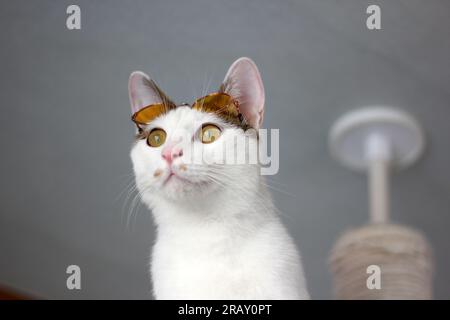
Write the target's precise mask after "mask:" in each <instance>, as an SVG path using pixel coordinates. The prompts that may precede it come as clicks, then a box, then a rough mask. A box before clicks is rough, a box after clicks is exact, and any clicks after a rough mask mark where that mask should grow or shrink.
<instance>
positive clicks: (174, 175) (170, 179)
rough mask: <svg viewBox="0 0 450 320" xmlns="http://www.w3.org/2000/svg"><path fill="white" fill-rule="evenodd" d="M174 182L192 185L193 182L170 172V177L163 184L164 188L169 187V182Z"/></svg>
mask: <svg viewBox="0 0 450 320" xmlns="http://www.w3.org/2000/svg"><path fill="white" fill-rule="evenodd" d="M174 180H178V181H181V182H184V183H192V181H190V180H189V179H187V178H185V177H182V176H180V175H178V174H176V173H175V172H173V171H170V173H169V175H168V176H167V178H166V180H164V182H163V186H165V185H167V184H168V183H169V182H171V181H174Z"/></svg>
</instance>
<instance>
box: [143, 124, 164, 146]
mask: <svg viewBox="0 0 450 320" xmlns="http://www.w3.org/2000/svg"><path fill="white" fill-rule="evenodd" d="M165 141H166V132H165V131H164V130H163V129H159V128H156V129H153V130H152V131H150V134H149V135H148V137H147V144H148V145H149V146H150V147H154V148H156V147H159V146H161V145H162V144H163V143H164V142H165Z"/></svg>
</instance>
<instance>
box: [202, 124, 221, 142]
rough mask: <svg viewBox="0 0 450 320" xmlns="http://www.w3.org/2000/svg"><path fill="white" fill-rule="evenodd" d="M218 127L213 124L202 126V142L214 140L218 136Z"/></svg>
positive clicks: (219, 132)
mask: <svg viewBox="0 0 450 320" xmlns="http://www.w3.org/2000/svg"><path fill="white" fill-rule="evenodd" d="M220 134H221V131H220V129H219V128H218V127H217V126H215V125H213V124H207V125H204V126H203V127H202V132H201V139H202V142H203V143H211V142H214V141H216V140H217V139H218V138H219V137H220Z"/></svg>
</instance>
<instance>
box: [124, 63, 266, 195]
mask: <svg viewBox="0 0 450 320" xmlns="http://www.w3.org/2000/svg"><path fill="white" fill-rule="evenodd" d="M219 92H220V93H225V94H227V95H229V96H230V97H231V98H232V99H234V100H235V101H237V105H238V110H239V112H240V118H239V119H241V120H242V122H243V123H245V126H239V125H237V124H236V123H237V121H231V120H236V119H230V118H229V117H228V118H227V117H223V116H221V115H219V114H218V113H214V112H211V111H208V112H205V111H202V110H198V109H193V108H191V106H187V105H180V106H177V105H176V104H175V103H173V102H172V101H171V100H170V99H169V98H168V97H167V96H166V95H165V94H164V93H163V91H162V90H161V89H159V88H158V87H157V86H156V84H155V83H154V82H153V81H152V80H151V79H150V78H149V77H148V76H147V75H146V74H144V73H142V72H133V73H132V74H131V76H130V80H129V95H130V102H131V110H132V113H133V114H136V112H138V111H140V110H142V109H143V108H145V107H147V106H149V105H155V104H160V105H163V106H164V107H165V109H166V111H165V112H164V113H162V114H160V115H158V116H157V117H156V118H154V119H152V121H150V122H149V123H148V124H146V125H144V126H140V130H139V132H138V134H137V139H136V142H135V143H134V145H133V148H132V150H131V159H132V161H133V169H134V173H135V176H136V183H137V186H138V188H139V191H140V192H141V194H142V195H143V196H145V197H146V198H155V197H160V198H164V199H166V200H169V201H182V200H186V199H190V200H193V199H194V200H196V199H198V198H201V197H204V196H206V195H211V193H214V192H215V191H217V190H219V189H221V188H232V187H233V186H239V185H241V184H242V182H243V181H245V179H246V178H247V176H248V175H249V174H250V175H251V173H250V172H252V173H253V172H254V171H255V170H257V169H256V168H255V166H254V165H251V164H239V165H236V164H230V163H228V162H227V161H224V159H225V154H226V153H228V154H230V153H229V152H247V151H248V149H244V150H241V149H239V150H236V141H239V138H242V137H246V139H250V141H252V140H256V139H257V138H256V135H255V134H253V133H254V132H255V130H257V129H259V128H260V126H261V124H262V120H263V113H264V87H263V84H262V80H261V77H260V74H259V71H258V69H257V67H256V65H255V64H254V62H253V61H252V60H250V59H248V58H240V59H238V60H236V61H235V62H234V63H233V64H232V65H231V67H230V69H229V70H228V72H227V74H226V76H225V79H224V82H223V83H222V85H221V86H220V89H219ZM243 128H244V129H247V128H252V129H255V130H243ZM248 132H252V134H249V133H248ZM240 141H242V140H240ZM247 141H248V140H247ZM253 142H254V141H253ZM246 157H248V155H246ZM254 169H255V170H254Z"/></svg>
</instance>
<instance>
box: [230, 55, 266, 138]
mask: <svg viewBox="0 0 450 320" xmlns="http://www.w3.org/2000/svg"><path fill="white" fill-rule="evenodd" d="M221 91H222V92H225V93H228V94H229V95H230V96H232V97H233V98H234V99H237V101H238V102H239V109H240V111H241V113H242V116H243V117H244V118H245V120H246V121H247V123H248V124H249V125H250V126H251V127H253V128H255V129H259V128H260V127H261V125H262V122H263V115H264V100H265V96H264V86H263V83H262V79H261V75H260V74H259V71H258V68H257V67H256V64H255V63H254V62H253V60H251V59H250V58H246V57H243V58H239V59H238V60H236V61H235V62H234V63H233V64H232V65H231V67H230V69H228V72H227V75H226V76H225V79H224V81H223V83H222V86H221Z"/></svg>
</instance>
